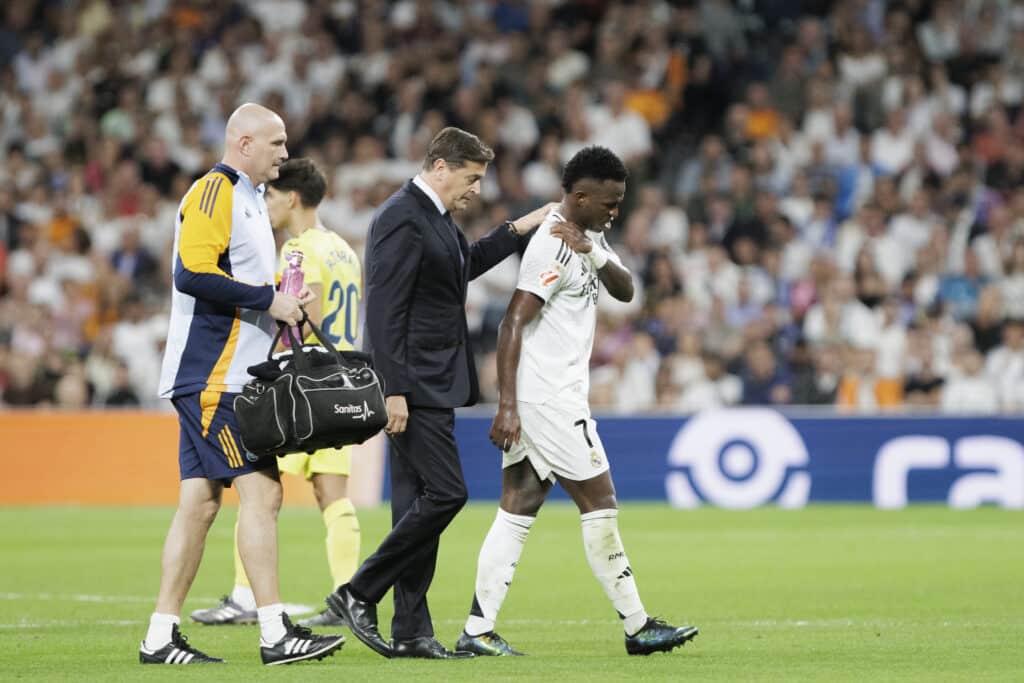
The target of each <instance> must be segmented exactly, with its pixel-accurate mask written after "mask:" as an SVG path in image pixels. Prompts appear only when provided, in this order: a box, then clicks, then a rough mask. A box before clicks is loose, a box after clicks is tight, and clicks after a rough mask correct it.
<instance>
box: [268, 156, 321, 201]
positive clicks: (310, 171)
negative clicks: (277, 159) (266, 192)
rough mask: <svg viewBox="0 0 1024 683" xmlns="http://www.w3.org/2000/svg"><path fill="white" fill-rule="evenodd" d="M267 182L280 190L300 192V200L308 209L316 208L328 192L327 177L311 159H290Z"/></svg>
mask: <svg viewBox="0 0 1024 683" xmlns="http://www.w3.org/2000/svg"><path fill="white" fill-rule="evenodd" d="M267 184H268V185H270V186H271V187H272V188H274V189H275V190H277V191H278V192H298V193H299V201H300V202H302V205H303V206H304V207H306V208H307V209H315V208H316V207H317V206H319V205H320V202H322V201H323V199H324V195H325V194H327V179H326V178H325V177H324V174H323V173H321V172H320V169H318V168H317V167H316V164H314V163H313V162H312V161H311V160H309V159H302V158H299V159H289V160H288V161H286V162H284V163H283V164H281V167H280V168H279V169H278V174H277V177H276V178H274V179H273V180H271V181H268V183H267Z"/></svg>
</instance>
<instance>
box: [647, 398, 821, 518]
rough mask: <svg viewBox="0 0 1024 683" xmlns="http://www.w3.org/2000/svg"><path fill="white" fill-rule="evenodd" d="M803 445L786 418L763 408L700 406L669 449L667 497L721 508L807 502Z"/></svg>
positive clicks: (808, 483) (796, 505)
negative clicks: (701, 410)
mask: <svg viewBox="0 0 1024 683" xmlns="http://www.w3.org/2000/svg"><path fill="white" fill-rule="evenodd" d="M808 460H809V457H808V454H807V447H806V446H805V445H804V441H803V439H802V438H801V437H800V434H799V433H798V432H797V430H796V429H795V428H794V427H793V425H792V424H790V422H789V420H787V419H786V418H784V417H783V416H782V415H780V414H779V413H777V412H775V411H774V410H770V409H768V408H734V409H729V410H712V411H706V412H701V413H698V414H696V415H694V416H693V417H692V418H690V419H689V420H687V422H686V424H685V425H684V426H683V428H682V429H681V430H679V433H678V434H676V437H675V439H673V440H672V446H671V448H670V449H669V454H668V463H669V467H671V468H674V469H673V470H672V471H670V472H669V474H668V476H667V477H666V478H665V490H666V493H667V494H668V500H669V503H670V504H671V505H672V506H673V507H677V508H694V507H698V506H699V505H700V504H701V503H702V502H705V503H708V504H710V505H717V506H719V507H723V508H736V509H743V508H752V507H757V506H759V505H765V504H767V503H773V502H774V503H777V504H778V505H779V506H780V507H784V508H800V507H803V506H805V505H806V504H807V498H808V496H809V495H810V492H811V475H810V474H809V473H808V472H806V471H802V470H801V469H800V468H805V467H806V466H807V462H808Z"/></svg>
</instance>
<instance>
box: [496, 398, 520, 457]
mask: <svg viewBox="0 0 1024 683" xmlns="http://www.w3.org/2000/svg"><path fill="white" fill-rule="evenodd" d="M519 435H520V424H519V412H518V411H517V410H516V408H515V406H501V407H499V408H498V414H497V415H495V416H494V422H493V423H491V433H490V437H491V443H493V444H494V445H495V446H497V447H498V448H499V449H500V450H502V451H507V450H509V449H510V448H512V445H513V444H516V443H518V442H519Z"/></svg>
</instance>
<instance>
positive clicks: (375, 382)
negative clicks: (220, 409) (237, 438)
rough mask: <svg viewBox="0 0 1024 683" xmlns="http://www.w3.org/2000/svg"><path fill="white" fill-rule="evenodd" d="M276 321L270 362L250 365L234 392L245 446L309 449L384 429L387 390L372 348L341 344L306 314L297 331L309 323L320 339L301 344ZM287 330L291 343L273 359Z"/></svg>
mask: <svg viewBox="0 0 1024 683" xmlns="http://www.w3.org/2000/svg"><path fill="white" fill-rule="evenodd" d="M278 325H279V329H278V331H277V335H276V336H275V337H274V343H273V344H272V345H271V347H270V353H268V354H267V360H266V362H264V363H260V364H259V365H253V366H251V367H249V369H248V370H249V374H250V375H252V376H253V379H252V380H251V381H250V382H249V383H248V384H246V385H245V387H244V388H243V389H242V393H240V394H239V395H238V396H236V397H235V402H234V408H235V417H236V418H237V420H238V427H239V429H240V431H241V436H242V445H243V446H245V449H246V450H247V451H250V452H251V453H253V454H254V455H256V456H258V457H260V458H263V457H267V456H274V455H285V454H286V453H295V452H299V451H306V452H308V453H312V452H313V451H316V450H319V449H321V448H340V447H342V446H346V445H348V444H356V443H362V442H364V441H366V440H367V439H369V438H370V437H371V436H373V435H374V434H376V433H377V432H379V431H380V430H381V429H383V428H384V426H385V425H386V424H387V421H388V416H387V410H386V409H385V406H384V393H383V391H382V387H381V382H380V379H379V378H378V377H377V374H376V373H375V372H374V371H373V367H372V365H371V361H370V356H369V355H368V354H365V353H360V352H359V351H339V350H337V349H336V348H334V345H333V344H331V342H330V340H329V339H327V337H326V336H325V335H324V333H323V331H321V330H320V328H319V327H318V326H316V325H315V324H313V322H312V321H311V320H309V319H308V318H304V319H303V321H302V322H301V323H300V330H301V326H302V325H309V328H310V329H311V330H312V331H313V334H315V335H316V338H317V339H318V340H319V341H320V344H321V346H311V345H303V344H301V343H300V341H299V340H298V339H296V338H295V334H294V332H293V331H292V329H291V328H290V327H288V326H287V325H285V324H283V323H278ZM282 334H287V335H288V338H289V340H290V341H291V349H292V350H291V351H289V352H286V353H283V354H281V355H279V356H277V357H276V358H275V357H274V349H275V348H277V344H278V340H280V338H281V335H282ZM300 334H301V332H300Z"/></svg>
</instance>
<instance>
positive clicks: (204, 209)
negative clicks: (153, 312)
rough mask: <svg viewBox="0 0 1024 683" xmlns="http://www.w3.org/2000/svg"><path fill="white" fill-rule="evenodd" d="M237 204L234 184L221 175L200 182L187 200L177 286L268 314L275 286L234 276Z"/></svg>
mask: <svg viewBox="0 0 1024 683" xmlns="http://www.w3.org/2000/svg"><path fill="white" fill-rule="evenodd" d="M233 200H234V188H233V186H232V184H231V181H230V180H229V179H228V178H227V177H226V176H223V175H221V174H218V173H214V174H210V175H209V176H207V177H206V178H205V179H203V180H202V181H200V182H198V183H196V185H195V186H194V187H193V188H192V190H191V191H190V192H189V194H188V195H187V196H186V198H185V201H184V202H183V203H182V207H181V231H180V234H179V235H178V253H177V255H176V258H175V264H174V286H175V287H177V289H178V291H179V292H182V293H184V294H188V295H189V296H193V297H195V298H197V299H205V300H207V301H212V302H215V303H219V304H225V305H229V306H237V307H239V308H249V309H254V310H258V311H265V310H267V309H268V308H270V304H271V303H273V301H274V286H273V285H250V284H246V283H244V282H239V281H238V280H236V279H235V278H233V277H232V276H231V273H230V272H229V271H230V268H231V265H230V264H231V259H230V254H229V249H230V245H231V215H232V202H233Z"/></svg>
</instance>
